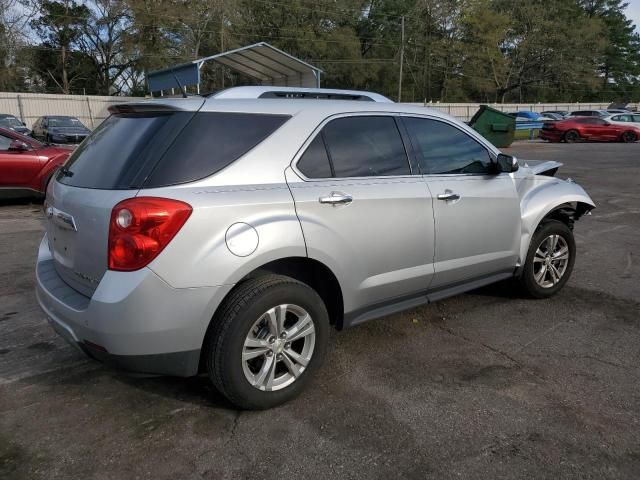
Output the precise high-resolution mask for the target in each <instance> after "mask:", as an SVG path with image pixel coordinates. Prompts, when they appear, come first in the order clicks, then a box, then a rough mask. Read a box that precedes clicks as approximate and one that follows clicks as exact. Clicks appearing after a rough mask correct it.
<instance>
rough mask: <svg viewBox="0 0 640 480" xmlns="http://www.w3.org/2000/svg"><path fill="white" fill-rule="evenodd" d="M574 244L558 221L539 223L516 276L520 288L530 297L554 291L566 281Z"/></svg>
mask: <svg viewBox="0 0 640 480" xmlns="http://www.w3.org/2000/svg"><path fill="white" fill-rule="evenodd" d="M575 254H576V243H575V240H574V238H573V232H572V231H571V229H570V228H569V227H568V226H567V225H565V224H564V223H562V222H559V221H557V220H550V221H548V222H545V223H543V224H542V225H541V226H540V228H538V230H537V231H536V233H535V234H534V235H533V238H532V239H531V244H530V245H529V251H528V253H527V259H526V263H525V266H524V270H523V273H522V277H521V279H520V283H521V285H522V287H523V290H524V291H525V293H527V294H528V295H530V296H532V297H534V298H547V297H551V296H552V295H555V294H556V293H558V291H559V290H560V289H561V288H562V287H564V285H565V283H567V281H568V280H569V277H570V276H571V272H572V270H573V264H574V262H575Z"/></svg>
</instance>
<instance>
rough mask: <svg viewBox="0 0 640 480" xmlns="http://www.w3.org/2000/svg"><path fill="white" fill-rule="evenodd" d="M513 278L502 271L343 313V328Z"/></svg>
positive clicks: (511, 272) (511, 274)
mask: <svg viewBox="0 0 640 480" xmlns="http://www.w3.org/2000/svg"><path fill="white" fill-rule="evenodd" d="M513 276H514V270H508V271H502V272H498V273H494V274H491V275H486V276H483V277H478V278H474V279H472V280H467V281H465V282H461V283H456V284H453V285H444V286H442V287H439V288H437V289H434V290H425V291H423V292H417V293H415V294H411V295H405V296H402V297H397V298H394V299H391V300H388V301H385V302H382V303H377V304H374V305H371V306H369V307H365V308H361V309H358V310H355V311H353V312H349V313H345V315H344V323H343V328H349V327H353V326H355V325H359V324H361V323H364V322H368V321H369V320H374V319H376V318H381V317H386V316H387V315H393V314H394V313H399V312H402V311H405V310H409V309H411V308H415V307H419V306H421V305H425V304H427V303H433V302H437V301H439V300H443V299H445V298H448V297H453V296H456V295H460V294H461V293H465V292H468V291H470V290H475V289H477V288H480V287H484V286H486V285H490V284H492V283H496V282H499V281H501V280H506V279H507V278H511V277H513Z"/></svg>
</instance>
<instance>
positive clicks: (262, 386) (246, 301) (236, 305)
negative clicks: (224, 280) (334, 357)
mask: <svg viewBox="0 0 640 480" xmlns="http://www.w3.org/2000/svg"><path fill="white" fill-rule="evenodd" d="M328 336H329V318H328V314H327V310H326V307H325V305H324V303H323V301H322V299H321V298H320V296H319V295H318V294H317V293H316V292H315V291H314V290H313V289H311V288H310V287H309V286H307V285H305V284H303V283H301V282H298V281H297V280H295V279H293V278H289V277H284V276H280V275H266V276H263V277H259V278H255V279H250V280H247V281H246V282H244V283H242V284H241V285H240V286H238V288H237V289H236V290H235V291H234V292H232V294H231V295H230V296H229V298H228V299H226V300H225V301H224V303H223V305H221V307H220V309H219V310H218V313H217V314H216V316H215V317H214V319H213V322H212V325H211V327H210V329H209V332H208V334H207V339H206V340H205V346H204V348H205V356H206V363H207V371H208V373H209V377H210V378H211V381H212V382H213V384H214V385H215V386H216V388H217V389H218V390H219V391H220V393H222V394H223V395H224V396H225V397H227V398H228V399H229V401H231V402H232V403H233V404H234V405H236V406H238V407H240V408H244V409H265V408H271V407H274V406H276V405H279V404H281V403H284V402H286V401H288V400H290V399H292V398H294V397H295V396H297V395H298V394H299V393H300V392H301V391H302V390H303V389H304V387H305V386H306V384H307V383H308V381H309V379H310V378H311V377H312V375H313V373H314V372H315V370H317V369H318V368H319V367H320V364H321V363H322V361H323V359H324V355H325V351H326V347H327V341H328Z"/></svg>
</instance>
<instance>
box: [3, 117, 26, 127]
mask: <svg viewBox="0 0 640 480" xmlns="http://www.w3.org/2000/svg"><path fill="white" fill-rule="evenodd" d="M0 127H4V128H11V127H22V122H21V121H20V120H18V119H17V118H16V117H13V116H11V115H7V116H6V117H0Z"/></svg>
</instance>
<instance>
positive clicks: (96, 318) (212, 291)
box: [36, 235, 232, 376]
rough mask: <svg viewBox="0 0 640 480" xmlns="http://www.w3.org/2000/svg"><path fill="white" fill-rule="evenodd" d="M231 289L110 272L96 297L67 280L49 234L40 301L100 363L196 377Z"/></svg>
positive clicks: (65, 333) (40, 268)
mask: <svg viewBox="0 0 640 480" xmlns="http://www.w3.org/2000/svg"><path fill="white" fill-rule="evenodd" d="M231 288H232V286H231V285H228V286H227V285H225V286H219V287H202V288H183V289H181V288H173V287H171V286H169V285H168V284H167V283H166V282H164V281H163V280H162V279H161V278H160V277H158V276H157V275H156V274H155V273H154V272H152V271H151V270H150V269H148V268H143V269H141V270H138V271H136V272H113V271H107V272H106V273H105V275H104V277H103V278H102V280H101V281H100V284H99V285H98V288H97V289H96V291H95V292H94V294H93V296H92V297H91V298H89V297H86V296H84V295H82V294H81V293H79V292H77V291H76V290H74V289H72V288H71V287H70V286H68V285H67V284H66V283H65V282H64V281H63V280H62V279H61V278H60V276H59V275H58V273H57V272H56V270H55V268H54V264H53V259H52V257H51V253H50V251H49V246H48V241H47V237H46V235H45V237H44V238H43V240H42V243H41V244H40V249H39V251H38V260H37V264H36V295H37V298H38V303H39V304H40V307H41V308H42V310H43V311H44V313H45V314H46V316H47V319H48V321H49V323H50V324H51V326H52V327H53V328H54V330H55V331H56V332H57V333H58V334H60V335H61V336H62V337H63V338H65V339H66V340H67V341H68V342H69V343H71V344H72V345H74V346H76V347H77V348H79V349H80V350H82V351H83V352H84V353H86V354H87V355H89V356H91V357H92V358H95V359H97V360H100V361H102V362H104V363H105V364H108V365H111V366H114V367H118V368H122V369H125V370H129V371H134V372H140V373H150V374H160V375H176V376H191V375H196V374H197V373H198V363H199V359H200V349H201V347H202V342H203V339H204V335H205V333H206V330H207V327H208V325H209V322H210V320H211V317H212V315H213V313H214V312H215V310H216V308H217V307H218V305H219V304H220V302H221V301H222V299H223V298H224V296H225V295H226V294H227V293H228V292H229V291H230V290H231Z"/></svg>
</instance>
